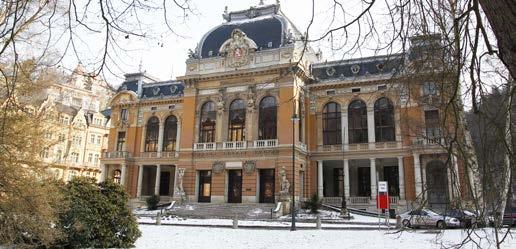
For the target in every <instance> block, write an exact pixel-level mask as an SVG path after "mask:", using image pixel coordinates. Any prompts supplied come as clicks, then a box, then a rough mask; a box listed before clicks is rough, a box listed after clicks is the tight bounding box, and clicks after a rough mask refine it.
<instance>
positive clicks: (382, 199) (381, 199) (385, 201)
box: [376, 193, 390, 209]
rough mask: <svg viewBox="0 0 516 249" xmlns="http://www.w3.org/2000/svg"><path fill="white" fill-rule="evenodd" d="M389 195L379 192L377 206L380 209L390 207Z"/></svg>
mask: <svg viewBox="0 0 516 249" xmlns="http://www.w3.org/2000/svg"><path fill="white" fill-rule="evenodd" d="M389 206H390V203H389V195H388V194H387V193H379V195H378V196H377V197H376V207H377V208H378V209H389Z"/></svg>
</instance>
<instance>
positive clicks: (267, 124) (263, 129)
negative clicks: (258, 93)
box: [258, 96, 277, 140]
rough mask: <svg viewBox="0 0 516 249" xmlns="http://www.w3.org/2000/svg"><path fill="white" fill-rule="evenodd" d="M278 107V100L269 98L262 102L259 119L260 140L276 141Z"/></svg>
mask: <svg viewBox="0 0 516 249" xmlns="http://www.w3.org/2000/svg"><path fill="white" fill-rule="evenodd" d="M276 124H277V107H276V98H274V97H272V96H267V97H265V98H263V99H262V100H261V101H260V113H259V118H258V139H260V140H265V139H276V138H277V136H276Z"/></svg>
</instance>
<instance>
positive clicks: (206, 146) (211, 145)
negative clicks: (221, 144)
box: [194, 143, 217, 151]
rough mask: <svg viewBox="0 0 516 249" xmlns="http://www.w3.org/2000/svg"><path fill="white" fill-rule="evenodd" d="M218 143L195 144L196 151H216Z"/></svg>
mask: <svg viewBox="0 0 516 249" xmlns="http://www.w3.org/2000/svg"><path fill="white" fill-rule="evenodd" d="M216 149H217V143H195V144H194V151H203V150H216Z"/></svg>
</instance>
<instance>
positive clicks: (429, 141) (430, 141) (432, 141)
mask: <svg viewBox="0 0 516 249" xmlns="http://www.w3.org/2000/svg"><path fill="white" fill-rule="evenodd" d="M444 144H445V141H444V138H443V137H436V138H425V137H418V138H414V139H412V145H415V146H425V145H428V146H431V145H444Z"/></svg>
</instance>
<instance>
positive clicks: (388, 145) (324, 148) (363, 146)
mask: <svg viewBox="0 0 516 249" xmlns="http://www.w3.org/2000/svg"><path fill="white" fill-rule="evenodd" d="M401 147H402V146H401V141H392V142H377V143H360V144H332V145H319V146H318V147H317V151H319V152H341V151H366V150H383V149H399V148H401Z"/></svg>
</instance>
